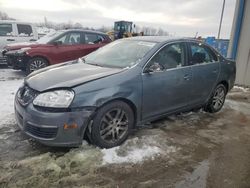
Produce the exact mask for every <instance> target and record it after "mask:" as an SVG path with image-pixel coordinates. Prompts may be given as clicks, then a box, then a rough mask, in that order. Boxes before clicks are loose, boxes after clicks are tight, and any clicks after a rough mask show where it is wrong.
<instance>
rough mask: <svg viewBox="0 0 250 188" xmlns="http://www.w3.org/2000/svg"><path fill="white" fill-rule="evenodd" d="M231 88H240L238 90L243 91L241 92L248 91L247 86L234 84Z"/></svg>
mask: <svg viewBox="0 0 250 188" xmlns="http://www.w3.org/2000/svg"><path fill="white" fill-rule="evenodd" d="M233 89H235V90H240V91H243V92H248V91H249V88H245V87H241V86H234V87H233Z"/></svg>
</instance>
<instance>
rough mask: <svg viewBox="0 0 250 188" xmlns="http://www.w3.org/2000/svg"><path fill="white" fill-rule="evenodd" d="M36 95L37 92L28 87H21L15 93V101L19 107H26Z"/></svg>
mask: <svg viewBox="0 0 250 188" xmlns="http://www.w3.org/2000/svg"><path fill="white" fill-rule="evenodd" d="M37 95H38V92H37V91H35V90H34V89H31V88H30V87H28V86H23V87H22V88H20V89H19V90H18V92H17V99H18V101H19V102H20V103H21V105H23V106H26V105H28V104H29V103H30V102H32V101H33V99H34V98H35V97H36V96H37Z"/></svg>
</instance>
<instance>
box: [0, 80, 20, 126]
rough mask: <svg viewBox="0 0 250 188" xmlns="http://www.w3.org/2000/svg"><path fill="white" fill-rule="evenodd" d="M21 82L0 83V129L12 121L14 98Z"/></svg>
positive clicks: (8, 81)
mask: <svg viewBox="0 0 250 188" xmlns="http://www.w3.org/2000/svg"><path fill="white" fill-rule="evenodd" d="M22 82H23V81H22V80H7V81H0V88H1V92H0V106H1V108H0V128H1V127H3V126H4V125H5V124H7V123H8V122H10V121H11V119H13V113H14V98H15V93H16V91H17V89H18V88H19V87H20V86H21V84H22Z"/></svg>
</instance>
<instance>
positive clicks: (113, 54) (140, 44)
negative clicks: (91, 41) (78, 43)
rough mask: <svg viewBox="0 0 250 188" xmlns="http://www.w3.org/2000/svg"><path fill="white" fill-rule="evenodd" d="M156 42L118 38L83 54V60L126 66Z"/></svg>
mask: <svg viewBox="0 0 250 188" xmlns="http://www.w3.org/2000/svg"><path fill="white" fill-rule="evenodd" d="M155 44H156V43H153V42H144V41H135V40H134V41H133V40H119V41H115V42H112V43H110V44H108V45H106V46H104V47H102V48H100V49H98V50H97V51H95V52H93V53H91V54H89V55H87V56H85V62H86V63H88V64H94V65H97V66H104V67H117V68H126V67H131V66H133V65H135V64H136V63H137V62H138V61H139V60H140V59H141V58H142V57H143V56H144V55H145V54H146V53H147V52H148V51H149V50H150V49H152V48H153V46H154V45H155Z"/></svg>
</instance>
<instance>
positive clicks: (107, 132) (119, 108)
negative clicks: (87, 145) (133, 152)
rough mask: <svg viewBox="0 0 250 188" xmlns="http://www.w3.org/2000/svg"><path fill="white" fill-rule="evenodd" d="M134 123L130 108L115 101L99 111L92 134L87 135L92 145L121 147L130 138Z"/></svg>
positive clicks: (123, 103) (94, 120)
mask: <svg viewBox="0 0 250 188" xmlns="http://www.w3.org/2000/svg"><path fill="white" fill-rule="evenodd" d="M116 117H117V118H116ZM112 118H113V119H112ZM134 121H135V120H134V113H133V110H132V109H131V108H130V106H129V105H128V104H126V103H125V102H122V101H114V102H111V103H108V104H106V105H104V106H103V107H101V108H100V109H99V110H98V111H97V113H96V115H95V117H94V119H93V125H92V128H91V133H89V134H87V135H88V137H90V139H89V140H90V141H91V142H92V144H94V145H96V146H99V147H101V148H112V147H115V146H118V145H121V144H122V143H123V142H124V141H125V140H126V139H127V138H128V136H129V134H130V131H131V130H132V128H133V125H134ZM111 122H112V123H111ZM87 131H88V130H87ZM115 135H116V136H115ZM115 137H116V138H115ZM118 137H119V138H118Z"/></svg>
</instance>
